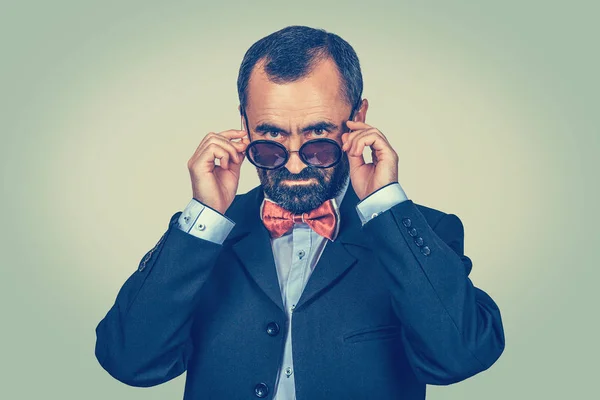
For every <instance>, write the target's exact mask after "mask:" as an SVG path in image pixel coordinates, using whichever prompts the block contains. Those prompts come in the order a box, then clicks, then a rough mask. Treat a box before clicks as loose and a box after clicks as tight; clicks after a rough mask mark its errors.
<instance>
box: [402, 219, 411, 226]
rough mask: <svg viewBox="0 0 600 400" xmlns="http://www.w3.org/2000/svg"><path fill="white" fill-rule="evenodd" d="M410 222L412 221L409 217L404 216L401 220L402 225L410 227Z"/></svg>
mask: <svg viewBox="0 0 600 400" xmlns="http://www.w3.org/2000/svg"><path fill="white" fill-rule="evenodd" d="M411 224H412V221H411V220H410V218H404V219H403V220H402V225H404V226H405V227H407V228H410V225H411Z"/></svg>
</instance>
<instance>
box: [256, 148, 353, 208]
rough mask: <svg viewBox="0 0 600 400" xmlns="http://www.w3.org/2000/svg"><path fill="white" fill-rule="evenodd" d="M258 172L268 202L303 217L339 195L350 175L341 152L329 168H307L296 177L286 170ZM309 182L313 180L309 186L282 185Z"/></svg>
mask: <svg viewBox="0 0 600 400" xmlns="http://www.w3.org/2000/svg"><path fill="white" fill-rule="evenodd" d="M257 171H258V177H259V179H260V184H261V186H262V188H263V190H264V192H265V194H266V195H267V196H268V197H269V198H270V199H271V200H273V201H274V202H276V203H277V204H279V206H281V207H282V208H284V209H286V210H288V211H290V212H292V213H294V214H303V213H308V212H309V211H312V210H314V209H315V208H317V207H319V206H320V205H321V204H323V203H324V202H326V201H327V200H329V199H333V198H335V197H337V196H338V195H339V194H340V193H341V192H342V190H343V189H344V184H345V183H346V179H347V178H348V176H349V175H350V163H349V161H348V155H347V154H346V153H345V152H344V153H342V158H341V159H340V162H339V163H338V164H337V165H334V166H333V167H330V168H316V167H313V166H310V165H308V166H307V167H306V168H304V169H303V170H302V171H300V172H299V173H297V174H292V173H291V172H290V171H289V170H288V169H287V168H286V167H282V168H279V169H275V170H265V169H261V168H257ZM311 178H314V180H312V181H311V182H310V183H292V184H288V183H284V181H285V180H295V181H299V180H303V179H311Z"/></svg>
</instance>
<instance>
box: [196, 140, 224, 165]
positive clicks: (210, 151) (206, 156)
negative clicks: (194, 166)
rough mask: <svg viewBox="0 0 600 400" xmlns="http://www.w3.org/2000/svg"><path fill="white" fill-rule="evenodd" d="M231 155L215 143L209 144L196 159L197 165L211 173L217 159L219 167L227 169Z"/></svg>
mask: <svg viewBox="0 0 600 400" xmlns="http://www.w3.org/2000/svg"><path fill="white" fill-rule="evenodd" d="M230 157H231V155H230V154H229V152H228V151H227V150H225V149H224V148H223V147H221V146H219V144H217V143H211V144H209V145H208V146H207V147H206V149H204V151H203V152H202V153H201V154H200V156H199V157H198V163H199V164H200V165H201V166H202V167H205V168H208V169H209V170H210V171H212V170H213V169H214V168H215V167H216V164H215V159H217V158H218V159H219V160H220V161H219V162H220V167H221V168H223V169H229V158H230Z"/></svg>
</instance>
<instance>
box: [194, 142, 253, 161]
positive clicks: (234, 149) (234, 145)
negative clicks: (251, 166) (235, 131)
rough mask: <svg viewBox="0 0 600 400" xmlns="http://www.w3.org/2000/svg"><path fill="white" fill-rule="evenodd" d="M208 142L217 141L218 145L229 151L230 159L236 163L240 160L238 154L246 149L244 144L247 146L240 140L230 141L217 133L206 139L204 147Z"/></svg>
mask: <svg viewBox="0 0 600 400" xmlns="http://www.w3.org/2000/svg"><path fill="white" fill-rule="evenodd" d="M210 143H218V144H219V145H222V146H223V147H224V148H225V149H227V150H228V151H229V152H230V153H231V159H232V161H234V162H236V163H239V162H240V161H241V160H240V155H241V154H243V152H244V150H246V146H247V145H246V144H244V143H242V142H231V141H229V140H227V139H225V138H224V137H221V136H219V135H215V136H212V137H211V138H210V139H208V141H207V142H206V145H205V147H206V146H207V145H208V144H210ZM205 147H204V148H205ZM201 151H202V149H201Z"/></svg>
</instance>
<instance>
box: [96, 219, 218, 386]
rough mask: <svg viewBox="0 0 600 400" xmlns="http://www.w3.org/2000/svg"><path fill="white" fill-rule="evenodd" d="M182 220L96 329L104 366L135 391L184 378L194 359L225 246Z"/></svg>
mask: <svg viewBox="0 0 600 400" xmlns="http://www.w3.org/2000/svg"><path fill="white" fill-rule="evenodd" d="M180 215H181V212H177V213H175V214H174V215H173V216H172V217H171V220H170V222H169V227H168V229H167V231H166V232H165V233H164V234H163V236H162V237H161V238H160V240H159V241H158V243H156V245H155V246H154V247H153V248H152V249H151V250H150V251H149V252H148V253H146V255H145V256H144V257H143V259H142V260H141V262H140V264H139V266H138V268H137V270H136V271H135V272H134V273H133V274H132V275H131V276H130V277H129V278H128V279H127V281H126V282H125V283H124V285H123V286H122V287H121V289H120V291H119V293H118V294H117V298H116V300H115V303H114V305H113V306H112V308H111V309H110V310H109V311H108V313H107V314H106V316H105V317H104V319H102V320H101V321H100V323H99V324H98V326H97V327H96V348H95V354H96V358H97V359H98V362H99V363H100V365H102V367H103V368H104V369H105V370H106V371H108V373H109V374H110V375H112V376H113V377H114V378H116V379H118V380H119V381H121V382H123V383H126V384H128V385H131V386H154V385H158V384H160V383H163V382H166V381H168V380H170V379H173V378H175V377H177V376H179V375H180V374H182V373H183V372H184V371H185V370H186V369H187V362H188V359H189V358H190V355H191V354H192V350H193V348H192V340H191V334H190V333H191V326H192V323H193V320H192V315H193V310H194V309H195V308H196V307H197V298H198V292H199V290H200V288H201V287H202V286H203V283H204V282H205V281H206V279H207V277H208V276H209V274H210V272H211V270H212V269H213V267H214V264H215V262H216V259H217V257H218V255H219V253H220V251H221V249H222V245H220V244H217V243H213V242H210V241H207V240H204V239H200V238H198V237H195V236H192V235H190V234H188V233H186V232H184V231H182V230H181V229H179V227H178V226H177V225H176V224H177V221H178V218H179V216H180Z"/></svg>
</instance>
